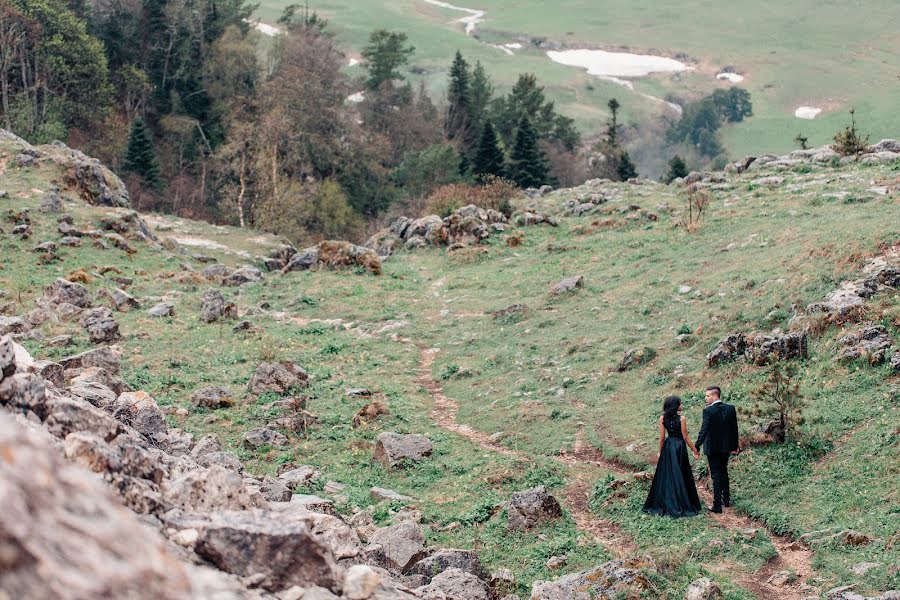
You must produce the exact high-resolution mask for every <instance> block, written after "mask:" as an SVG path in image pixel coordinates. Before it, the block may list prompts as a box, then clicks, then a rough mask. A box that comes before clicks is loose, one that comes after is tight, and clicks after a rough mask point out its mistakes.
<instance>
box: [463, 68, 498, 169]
mask: <svg viewBox="0 0 900 600" xmlns="http://www.w3.org/2000/svg"><path fill="white" fill-rule="evenodd" d="M469 89H470V91H469V132H468V136H467V137H468V139H467V142H466V143H467V145H469V146H470V147H471V148H472V149H473V151H477V150H478V146H479V144H480V142H481V134H482V132H483V130H484V122H485V120H486V119H487V112H488V108H489V106H490V102H491V96H493V95H494V86H493V85H491V80H490V78H489V77H488V75H487V73H486V72H485V70H484V66H482V64H481V62H476V63H475V68H474V69H472V79H471V84H470V86H469ZM491 127H492V128H494V127H493V123H492V124H491ZM496 132H497V130H496V128H494V133H496Z"/></svg>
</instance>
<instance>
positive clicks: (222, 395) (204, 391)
mask: <svg viewBox="0 0 900 600" xmlns="http://www.w3.org/2000/svg"><path fill="white" fill-rule="evenodd" d="M191 402H192V403H193V404H194V406H197V407H200V408H210V409H216V408H227V407H229V406H232V405H234V397H233V396H232V395H231V392H230V391H228V389H226V388H224V387H222V386H220V385H212V386H208V387H204V388H200V389H199V390H196V391H195V392H194V393H193V394H191Z"/></svg>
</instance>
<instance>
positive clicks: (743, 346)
mask: <svg viewBox="0 0 900 600" xmlns="http://www.w3.org/2000/svg"><path fill="white" fill-rule="evenodd" d="M746 351H747V338H746V336H745V335H744V334H743V333H731V334H729V335H727V336H726V337H725V338H724V339H722V340H721V341H720V342H719V343H718V344H716V347H715V348H714V349H713V351H712V352H710V353H709V354H707V355H706V364H707V365H708V366H710V367H715V366H718V365H720V364H723V363H726V362H730V361H732V360H734V359H735V358H737V357H738V356H743V355H744V353H745V352H746Z"/></svg>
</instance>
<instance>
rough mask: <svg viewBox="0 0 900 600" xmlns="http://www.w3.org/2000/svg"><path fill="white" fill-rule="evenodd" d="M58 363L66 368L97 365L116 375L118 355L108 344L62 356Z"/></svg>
mask: <svg viewBox="0 0 900 600" xmlns="http://www.w3.org/2000/svg"><path fill="white" fill-rule="evenodd" d="M59 364H61V365H62V366H63V368H65V369H67V370H68V369H87V368H89V367H99V368H101V369H103V370H105V371H106V372H107V373H109V374H111V375H118V374H119V369H120V362H119V357H118V356H117V355H116V354H115V353H114V352H113V351H112V350H111V349H110V348H109V347H108V346H103V347H101V348H94V349H93V350H88V351H87V352H82V353H81V354H75V355H73V356H69V357H66V358H63V359H62V360H60V361H59Z"/></svg>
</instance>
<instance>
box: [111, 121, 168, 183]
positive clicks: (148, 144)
mask: <svg viewBox="0 0 900 600" xmlns="http://www.w3.org/2000/svg"><path fill="white" fill-rule="evenodd" d="M120 169H121V171H122V172H123V173H133V174H135V175H137V176H138V177H140V178H141V184H142V185H143V186H145V187H147V188H149V189H153V190H159V189H160V188H161V187H162V183H161V181H160V179H159V163H158V162H157V161H156V153H155V151H154V148H153V138H152V137H151V136H150V132H149V131H148V130H147V126H146V125H145V124H144V121H143V119H135V120H134V123H133V124H132V125H131V135H130V136H129V137H128V149H127V150H126V151H125V157H124V158H123V159H122V164H121V166H120Z"/></svg>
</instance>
